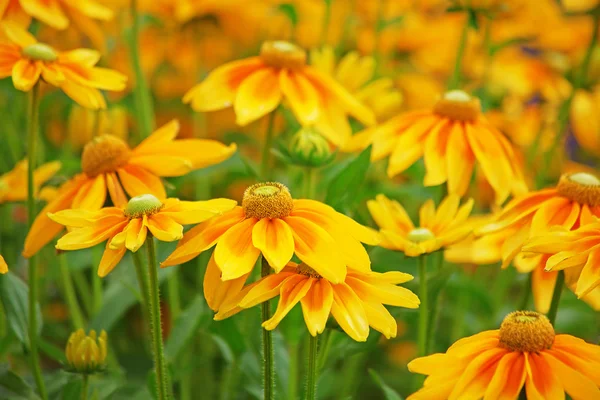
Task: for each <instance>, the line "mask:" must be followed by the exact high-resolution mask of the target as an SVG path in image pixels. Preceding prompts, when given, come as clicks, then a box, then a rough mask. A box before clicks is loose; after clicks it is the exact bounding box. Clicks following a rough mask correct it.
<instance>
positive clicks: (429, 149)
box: [345, 90, 526, 204]
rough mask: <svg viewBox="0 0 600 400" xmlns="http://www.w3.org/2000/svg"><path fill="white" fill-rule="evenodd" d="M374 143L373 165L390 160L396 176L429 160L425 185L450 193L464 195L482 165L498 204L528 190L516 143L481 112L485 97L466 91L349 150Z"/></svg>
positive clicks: (360, 137) (363, 137)
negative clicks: (442, 187) (445, 185)
mask: <svg viewBox="0 0 600 400" xmlns="http://www.w3.org/2000/svg"><path fill="white" fill-rule="evenodd" d="M369 144H373V152H372V160H373V161H376V160H380V159H382V158H384V157H386V156H388V155H389V156H390V159H389V166H388V170H387V172H388V176H390V177H393V176H395V175H397V174H399V173H401V172H403V171H404V170H406V169H407V168H408V167H409V166H411V165H412V164H414V163H415V162H416V161H417V160H418V159H419V158H421V157H424V161H425V168H426V170H427V173H426V175H425V179H424V185H425V186H436V185H440V184H443V183H445V182H447V183H448V191H449V193H451V194H458V195H459V196H462V195H464V194H465V193H466V191H467V189H468V187H469V183H470V182H471V175H472V174H473V168H474V166H475V162H477V163H478V164H479V166H480V168H481V170H482V171H483V174H484V175H485V177H486V179H487V180H488V181H489V182H490V185H491V186H492V187H493V188H494V191H495V193H496V202H497V203H499V204H500V203H502V202H504V201H505V200H506V198H507V197H508V196H509V195H510V194H511V193H513V194H518V193H522V192H523V191H525V190H526V186H525V183H524V182H523V177H522V173H521V170H520V169H519V168H518V165H519V164H518V162H517V158H516V155H515V151H514V150H513V147H512V145H511V143H510V142H509V141H508V140H507V139H506V138H505V137H504V136H503V135H502V134H501V133H500V132H499V131H497V130H496V129H495V128H494V127H493V126H492V125H491V124H490V123H489V122H488V121H487V120H486V119H485V117H484V116H483V115H482V114H481V107H480V104H479V99H477V98H475V97H471V96H469V95H468V94H466V93H465V92H463V91H460V90H454V91H450V92H447V93H446V94H445V95H444V96H443V98H442V99H441V100H439V101H438V102H437V104H436V105H435V106H434V107H433V109H430V110H421V111H413V112H410V113H407V114H403V115H400V116H398V117H395V118H392V119H391V120H389V121H388V122H385V123H383V124H382V125H379V126H377V127H374V128H370V129H367V130H366V131H363V132H362V133H359V134H357V135H355V136H353V137H352V140H351V142H350V143H349V146H347V148H346V149H345V150H347V151H354V150H358V149H362V148H365V147H367V146H368V145H369Z"/></svg>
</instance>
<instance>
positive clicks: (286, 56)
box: [260, 40, 306, 69]
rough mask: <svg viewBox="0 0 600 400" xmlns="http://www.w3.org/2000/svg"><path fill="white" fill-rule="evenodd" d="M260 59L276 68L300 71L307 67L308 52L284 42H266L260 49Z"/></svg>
mask: <svg viewBox="0 0 600 400" xmlns="http://www.w3.org/2000/svg"><path fill="white" fill-rule="evenodd" d="M260 58H262V60H263V61H264V63H265V64H267V65H269V66H271V67H275V68H289V69H300V68H302V67H304V66H305V65H306V51H304V50H303V49H301V48H300V47H298V46H296V45H295V44H293V43H290V42H286V41H284V40H273V41H268V42H264V43H263V44H262V46H261V47H260Z"/></svg>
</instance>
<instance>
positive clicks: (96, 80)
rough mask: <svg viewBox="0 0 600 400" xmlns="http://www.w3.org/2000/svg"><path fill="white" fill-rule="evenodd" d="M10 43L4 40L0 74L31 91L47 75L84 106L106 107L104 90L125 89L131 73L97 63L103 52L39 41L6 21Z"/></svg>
mask: <svg viewBox="0 0 600 400" xmlns="http://www.w3.org/2000/svg"><path fill="white" fill-rule="evenodd" d="M2 28H3V29H4V33H5V34H6V36H7V37H8V39H9V40H10V43H0V78H5V77H8V76H12V80H13V84H14V86H15V88H17V89H19V90H22V91H24V92H27V91H29V90H31V88H32V87H33V86H34V85H35V84H36V83H38V82H39V81H40V78H43V80H44V81H45V82H48V83H50V84H51V85H53V86H56V87H58V88H60V89H61V90H62V91H63V92H65V94H66V95H67V96H69V97H70V98H72V99H73V100H75V101H76V102H77V103H79V104H81V105H82V106H84V107H87V108H91V109H99V108H106V102H105V100H104V97H103V96H102V93H100V91H99V90H98V89H102V90H123V89H124V88H125V82H126V80H127V77H126V76H125V75H123V74H121V73H119V72H117V71H113V70H111V69H106V68H98V67H95V66H94V65H96V63H97V62H98V60H99V59H100V53H98V52H97V51H94V50H88V49H77V50H72V51H67V52H58V51H56V50H54V49H53V48H52V47H50V46H48V45H46V44H44V43H38V42H37V40H36V39H35V37H33V36H32V35H31V34H30V33H29V32H27V31H25V30H23V29H22V28H20V27H19V26H17V25H15V24H13V23H9V22H5V23H3V24H2Z"/></svg>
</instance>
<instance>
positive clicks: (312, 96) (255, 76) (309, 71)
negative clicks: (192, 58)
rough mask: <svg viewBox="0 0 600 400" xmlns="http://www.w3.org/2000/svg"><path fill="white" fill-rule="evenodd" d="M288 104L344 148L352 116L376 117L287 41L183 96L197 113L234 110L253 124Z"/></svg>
mask: <svg viewBox="0 0 600 400" xmlns="http://www.w3.org/2000/svg"><path fill="white" fill-rule="evenodd" d="M284 99H285V100H287V102H288V103H289V105H290V107H291V109H292V111H293V113H294V115H295V116H296V118H297V119H298V121H299V122H300V123H301V124H302V125H315V126H316V128H317V129H318V130H319V131H321V132H322V133H323V135H324V136H325V137H327V139H329V140H330V141H331V142H333V143H334V144H336V145H338V146H341V145H342V144H343V143H344V142H345V141H346V140H347V139H348V138H349V137H350V135H351V133H352V131H351V129H350V125H349V124H348V121H347V115H348V114H351V115H352V116H354V117H355V118H357V119H358V120H359V121H361V122H362V123H363V124H365V125H373V124H374V123H375V116H374V115H373V113H372V112H371V110H369V109H368V108H367V107H365V106H364V105H363V104H362V103H361V102H359V101H358V100H357V99H356V98H354V96H352V95H351V94H350V93H348V91H347V90H346V89H344V87H343V86H342V85H340V84H339V83H337V82H336V81H335V80H334V79H333V78H331V77H329V76H327V75H325V74H323V73H321V72H320V71H318V70H316V69H315V68H313V67H310V66H308V65H306V52H305V51H304V50H303V49H301V48H300V47H298V46H296V45H294V44H292V43H289V42H284V41H274V42H264V43H263V45H262V47H261V51H260V55H259V56H258V57H250V58H246V59H243V60H239V61H234V62H230V63H227V64H224V65H222V66H221V67H219V68H217V69H215V70H214V71H212V72H211V73H210V74H209V75H208V77H207V78H206V79H205V80H204V81H203V82H202V83H200V84H199V85H197V86H195V87H194V88H192V89H191V90H190V91H189V92H188V93H187V94H186V95H185V96H184V98H183V101H184V102H185V103H191V104H192V108H193V109H194V110H195V111H202V112H207V111H216V110H221V109H223V108H228V107H231V106H233V109H234V111H235V114H236V122H237V123H238V124H239V125H242V126H244V125H247V124H249V123H250V122H252V121H256V120H257V119H259V118H261V117H263V116H265V115H267V114H268V113H270V112H271V111H273V110H275V108H277V106H278V105H279V104H281V102H282V101H283V100H284Z"/></svg>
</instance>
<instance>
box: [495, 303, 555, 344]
mask: <svg viewBox="0 0 600 400" xmlns="http://www.w3.org/2000/svg"><path fill="white" fill-rule="evenodd" d="M554 336H555V334H554V328H553V327H552V324H551V323H550V321H549V320H548V318H546V316H545V315H542V314H539V313H536V312H534V311H515V312H512V313H510V314H508V315H507V316H506V318H504V321H502V325H500V346H502V347H504V348H507V349H509V350H512V351H521V352H531V353H536V352H539V351H542V350H548V349H549V348H551V347H552V344H553V343H554Z"/></svg>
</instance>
